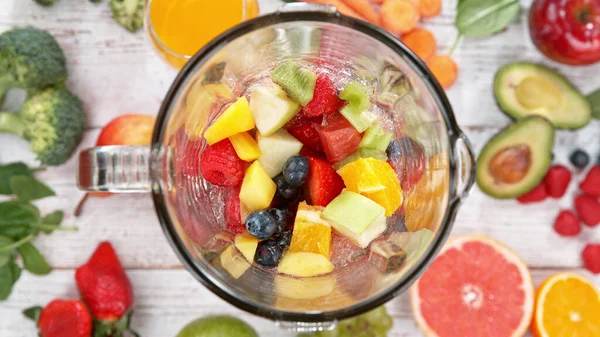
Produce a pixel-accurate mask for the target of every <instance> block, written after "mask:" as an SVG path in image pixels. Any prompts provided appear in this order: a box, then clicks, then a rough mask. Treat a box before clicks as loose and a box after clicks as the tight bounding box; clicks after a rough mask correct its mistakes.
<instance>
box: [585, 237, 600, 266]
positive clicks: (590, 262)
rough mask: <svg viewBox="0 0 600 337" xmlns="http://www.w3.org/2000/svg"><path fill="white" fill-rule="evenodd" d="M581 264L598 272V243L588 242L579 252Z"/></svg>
mask: <svg viewBox="0 0 600 337" xmlns="http://www.w3.org/2000/svg"><path fill="white" fill-rule="evenodd" d="M581 257H582V259H583V265H584V266H585V268H587V270H589V271H590V272H592V273H594V274H600V244H591V243H590V244H588V245H587V246H585V248H584V249H583V252H582V253H581Z"/></svg>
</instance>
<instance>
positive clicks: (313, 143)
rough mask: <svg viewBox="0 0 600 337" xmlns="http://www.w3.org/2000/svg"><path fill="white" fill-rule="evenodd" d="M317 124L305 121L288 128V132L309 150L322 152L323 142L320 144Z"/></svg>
mask: <svg viewBox="0 0 600 337" xmlns="http://www.w3.org/2000/svg"><path fill="white" fill-rule="evenodd" d="M318 127H319V125H318V124H315V123H307V124H303V125H300V126H296V127H293V128H289V129H288V132H289V133H290V135H292V136H294V137H295V138H296V139H298V140H299V141H300V142H301V143H302V144H304V145H305V146H306V147H308V148H310V149H311V150H314V151H317V152H321V153H322V152H323V144H321V137H320V136H319V131H317V128H318Z"/></svg>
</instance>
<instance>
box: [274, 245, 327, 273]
mask: <svg viewBox="0 0 600 337" xmlns="http://www.w3.org/2000/svg"><path fill="white" fill-rule="evenodd" d="M333 268H334V266H333V263H331V262H330V261H329V260H328V259H327V258H326V257H324V256H323V255H321V254H315V253H306V252H290V251H288V252H286V253H285V254H283V257H282V258H281V261H279V265H278V266H277V272H279V273H282V274H288V275H292V276H300V277H313V276H317V275H323V274H327V273H331V272H332V271H333Z"/></svg>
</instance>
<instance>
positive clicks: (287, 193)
mask: <svg viewBox="0 0 600 337" xmlns="http://www.w3.org/2000/svg"><path fill="white" fill-rule="evenodd" d="M274 180H275V184H276V185H277V196H278V197H279V198H280V199H281V200H282V201H290V200H294V199H296V198H297V197H298V193H299V190H298V188H296V187H292V186H290V185H289V184H288V183H287V181H285V179H284V178H283V175H281V174H280V175H278V176H276V177H275V179H274Z"/></svg>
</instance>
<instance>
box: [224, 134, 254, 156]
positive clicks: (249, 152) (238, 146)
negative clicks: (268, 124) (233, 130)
mask: <svg viewBox="0 0 600 337" xmlns="http://www.w3.org/2000/svg"><path fill="white" fill-rule="evenodd" d="M229 140H230V141H231V144H232V145H233V148H234V149H235V153H237V155H238V157H240V159H242V160H245V161H253V160H256V159H258V157H260V156H261V155H262V152H261V151H260V148H259V147H258V143H257V142H256V140H254V138H252V136H250V134H249V133H248V132H240V133H237V134H235V135H233V136H231V137H229Z"/></svg>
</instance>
